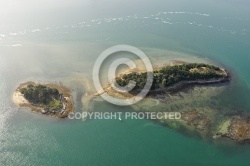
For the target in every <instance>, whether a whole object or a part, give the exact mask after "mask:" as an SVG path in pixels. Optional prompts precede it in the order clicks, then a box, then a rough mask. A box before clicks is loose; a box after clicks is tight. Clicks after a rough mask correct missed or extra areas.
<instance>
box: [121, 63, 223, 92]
mask: <svg viewBox="0 0 250 166" xmlns="http://www.w3.org/2000/svg"><path fill="white" fill-rule="evenodd" d="M224 74H225V72H224V71H223V70H221V69H220V68H219V67H216V66H213V65H208V64H203V63H189V64H182V65H176V66H167V67H163V68H162V69H159V70H155V71H154V72H153V85H152V87H151V90H154V89H158V88H166V87H168V86H171V85H174V84H176V83H178V82H180V81H194V80H209V79H216V78H223V77H225V75H224ZM130 80H131V81H135V82H136V86H135V88H134V90H138V89H142V88H143V87H144V85H145V84H146V80H147V73H146V72H143V73H135V72H132V73H129V74H124V75H122V76H121V77H117V78H116V82H117V84H118V85H120V86H126V85H128V83H129V81H130Z"/></svg>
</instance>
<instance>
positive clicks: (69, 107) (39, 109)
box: [12, 81, 74, 118]
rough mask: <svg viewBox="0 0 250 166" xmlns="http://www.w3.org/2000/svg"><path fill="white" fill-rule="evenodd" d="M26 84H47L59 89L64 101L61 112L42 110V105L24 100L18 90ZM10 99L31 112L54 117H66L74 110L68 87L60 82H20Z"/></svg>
mask: <svg viewBox="0 0 250 166" xmlns="http://www.w3.org/2000/svg"><path fill="white" fill-rule="evenodd" d="M28 85H44V86H47V87H49V88H55V89H57V90H58V91H59V93H60V94H61V95H62V96H63V98H64V99H63V100H64V102H65V109H64V110H62V111H61V112H55V111H54V112H53V111H52V112H44V108H43V107H41V106H38V105H34V104H32V103H30V102H29V101H28V100H26V99H25V98H24V96H23V94H21V92H20V89H21V88H25V87H27V86H28ZM12 100H13V102H14V103H15V104H16V105H17V106H18V107H22V108H29V109H31V111H33V112H37V113H41V114H44V115H47V116H52V117H56V118H66V117H68V114H69V113H70V112H73V111H74V104H73V100H72V98H71V91H70V89H68V88H67V87H65V86H63V85H61V84H56V83H38V82H32V81H28V82H25V83H21V84H20V85H19V86H18V87H17V88H16V90H15V91H14V93H13V96H12Z"/></svg>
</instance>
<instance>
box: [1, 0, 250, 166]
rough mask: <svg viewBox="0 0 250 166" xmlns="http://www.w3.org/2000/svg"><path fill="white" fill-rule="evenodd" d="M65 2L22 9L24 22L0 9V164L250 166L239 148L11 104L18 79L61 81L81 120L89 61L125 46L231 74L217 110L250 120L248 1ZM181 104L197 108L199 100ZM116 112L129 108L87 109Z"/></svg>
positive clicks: (137, 123) (138, 123)
mask: <svg viewBox="0 0 250 166" xmlns="http://www.w3.org/2000/svg"><path fill="white" fill-rule="evenodd" d="M39 2H40V1H39ZM23 3H24V4H26V2H23ZM58 3H59V2H58ZM68 3H69V2H65V4H64V3H62V4H60V5H61V6H60V5H59V6H60V7H61V8H60V9H59V8H56V5H55V4H51V9H46V5H45V4H42V2H40V3H39V4H40V6H41V8H38V7H37V6H35V7H34V8H32V7H30V8H28V7H25V8H23V10H27V11H28V13H26V14H25V12H23V11H22V10H21V9H17V11H16V12H17V13H12V15H11V14H10V13H8V12H7V11H5V10H4V9H3V10H2V11H3V12H5V13H7V14H9V17H10V20H9V21H8V20H7V19H6V18H7V15H5V16H0V18H2V17H3V18H4V19H3V23H0V50H1V51H0V140H1V141H0V154H1V159H0V165H13V166H15V165H91V166H94V165H204V166H206V165H207V166H210V165H232V166H233V165H239V164H240V165H249V163H250V159H249V153H250V147H249V145H247V144H245V145H238V144H235V145H227V143H225V145H223V144H214V143H211V142H209V141H204V140H202V139H200V138H197V137H196V136H192V135H191V136H190V135H188V134H184V133H181V132H178V131H175V130H173V129H170V128H168V127H166V126H162V125H160V124H158V123H155V122H153V121H149V120H126V121H124V122H122V123H121V122H120V121H119V120H88V121H84V122H83V121H74V120H69V119H55V118H51V117H46V116H43V115H40V114H36V113H33V112H31V111H30V110H28V109H24V108H22V109H20V108H18V107H17V106H15V105H14V103H13V101H12V98H11V97H12V94H13V92H14V90H15V88H16V87H17V86H18V84H20V83H22V82H25V81H29V80H31V81H41V82H62V83H63V84H64V85H66V86H68V87H70V88H71V89H72V95H73V97H74V101H75V102H76V110H75V111H79V112H81V111H82V108H83V107H84V106H83V104H82V102H81V96H82V95H83V94H84V93H85V92H86V91H87V86H86V84H85V82H86V80H90V83H91V81H92V78H91V73H92V69H93V65H94V62H95V60H96V59H97V57H98V56H99V55H100V53H101V52H102V51H104V50H105V49H107V48H109V47H110V46H114V45H117V44H128V45H132V46H135V47H138V48H140V49H141V50H142V51H143V52H145V53H146V54H147V55H148V56H149V58H150V59H151V61H152V62H153V63H155V64H159V63H160V64H161V63H166V62H168V61H169V60H185V61H188V62H208V63H212V64H215V65H218V66H222V67H225V68H227V69H229V70H230V72H232V74H233V81H232V82H231V83H230V85H228V86H226V87H225V88H226V90H222V93H220V94H218V96H217V98H218V99H217V98H216V99H217V100H218V103H217V104H218V105H222V106H225V108H227V107H228V108H235V109H238V108H239V109H243V110H244V111H247V112H250V104H249V102H248V99H249V98H250V89H249V88H250V76H249V70H250V69H249V62H250V56H249V52H250V47H249V44H250V19H249V17H248V16H249V14H250V10H248V9H249V7H250V4H249V3H248V1H244V0H241V1H237V2H236V1H234V0H232V1H230V2H227V1H220V2H217V1H197V0H191V1H184V0H182V1H180V2H176V1H169V2H165V1H159V2H158V1H157V2H149V1H146V2H144V1H141V0H136V1H135V2H133V3H132V2H127V1H121V2H120V3H118V2H115V1H113V0H111V1H109V2H106V1H102V2H86V4H85V3H83V2H80V1H79V2H77V3H76V4H78V3H79V7H78V6H77V5H76V4H75V5H72V6H69V4H68ZM53 5H54V6H53ZM67 6H69V7H68V8H67ZM123 6H124V7H127V10H125V9H123ZM139 6H141V9H137V8H138V7H139ZM0 9H1V8H0ZM34 10H37V13H36V14H35V15H34V16H33V17H32V16H31V15H30V14H32V13H33V12H34ZM48 10H51V11H53V12H54V13H53V14H54V15H53V14H52V15H53V17H52V16H51V17H48V15H49V14H47V13H45V12H44V11H48ZM18 12H19V14H18ZM26 15H27V17H26ZM5 17H6V18H5ZM21 18H23V22H22V21H18V20H19V19H21ZM45 18H48V20H47V21H46V20H45ZM71 18H72V19H71ZM11 20H12V21H11ZM39 20H41V21H39ZM79 96H80V97H79ZM207 100H209V101H210V99H207ZM211 100H214V98H212V97H211ZM186 103H187V105H195V106H204V107H205V106H206V99H204V101H203V102H202V103H201V102H196V103H195V102H194V103H193V102H190V100H187V101H186ZM216 106H217V105H216ZM117 110H119V111H124V112H125V111H131V108H130V107H117V106H114V105H111V104H108V103H106V102H100V101H99V102H95V105H94V111H117Z"/></svg>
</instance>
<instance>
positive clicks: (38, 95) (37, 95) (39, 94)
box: [20, 84, 62, 110]
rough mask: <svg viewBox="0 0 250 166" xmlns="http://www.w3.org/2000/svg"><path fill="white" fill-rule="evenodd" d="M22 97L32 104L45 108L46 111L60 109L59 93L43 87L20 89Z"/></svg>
mask: <svg viewBox="0 0 250 166" xmlns="http://www.w3.org/2000/svg"><path fill="white" fill-rule="evenodd" d="M20 92H21V93H22V94H23V95H24V97H25V98H26V99H27V100H28V101H29V102H30V103H32V104H36V105H40V106H45V108H47V109H51V110H57V109H61V108H62V103H61V101H60V94H59V91H58V90H57V89H55V88H50V87H47V86H44V85H31V84H30V85H28V86H27V87H26V88H22V89H20Z"/></svg>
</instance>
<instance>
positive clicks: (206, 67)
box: [95, 61, 250, 143]
mask: <svg viewBox="0 0 250 166" xmlns="http://www.w3.org/2000/svg"><path fill="white" fill-rule="evenodd" d="M152 74H153V78H152V79H153V80H152V82H153V84H152V86H151V88H150V89H149V93H148V95H147V96H146V97H145V98H144V101H141V102H138V103H136V104H135V105H131V108H132V109H133V110H135V111H144V112H147V111H149V112H151V111H154V112H169V111H172V110H173V109H172V108H174V110H175V111H178V112H179V113H181V119H179V120H174V121H173V120H169V119H166V118H165V117H161V118H159V119H157V120H156V122H157V123H160V124H163V125H164V126H165V125H166V126H168V127H170V128H174V129H176V130H179V131H181V132H184V131H185V132H184V133H193V134H195V135H199V136H200V137H201V138H203V139H206V140H218V141H220V140H222V141H223V142H224V140H225V139H230V140H233V141H235V142H237V143H245V142H249V141H250V115H249V113H248V112H247V111H243V112H240V111H239V110H238V109H236V110H227V108H225V110H224V111H222V109H223V108H218V109H217V108H214V107H207V108H204V107H202V106H198V107H197V106H194V107H193V108H190V107H185V106H182V107H181V106H178V105H172V101H178V100H179V101H181V100H185V96H188V95H185V96H184V94H185V92H184V91H186V90H185V89H192V88H193V87H194V85H198V86H196V87H197V88H198V89H200V90H201V91H204V88H206V87H209V86H202V85H216V87H218V86H221V87H224V86H226V85H229V83H230V81H231V79H232V78H231V77H232V76H231V74H230V73H229V72H228V71H227V70H226V69H223V68H220V67H217V66H215V65H211V64H204V63H186V62H180V61H174V62H171V63H170V64H169V65H167V66H162V67H158V66H156V67H154V70H153V71H152ZM146 79H147V72H146V71H144V70H139V69H133V70H128V71H125V72H122V73H120V74H118V75H117V76H116V77H115V78H114V80H113V82H111V83H109V84H107V85H106V87H105V88H104V91H100V92H98V93H96V94H95V95H96V96H99V95H101V94H103V93H107V94H109V95H111V96H113V97H116V98H121V99H129V98H131V97H134V96H135V95H138V94H139V92H140V91H141V90H142V89H143V88H144V86H145V84H146ZM130 81H134V83H133V85H134V86H133V87H134V88H133V89H132V90H131V91H129V92H127V91H124V88H123V87H129V86H130V85H129V84H130ZM218 84H219V85H218ZM120 87H122V89H121V90H119V88H120ZM203 87H204V88H203ZM210 87H213V86H210ZM202 88H203V89H202ZM198 91H199V90H198ZM177 93H178V94H177ZM188 93H192V90H191V91H189V90H188ZM175 94H177V95H176V97H173V96H175ZM197 95H198V96H199V99H200V100H202V98H204V97H206V94H197ZM211 97H212V96H211ZM213 97H214V96H213ZM155 101H156V104H153V102H155ZM198 102H199V101H198ZM180 104H182V103H181V102H180ZM191 107H192V106H191ZM169 108H170V109H169ZM180 108H181V109H180Z"/></svg>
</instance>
